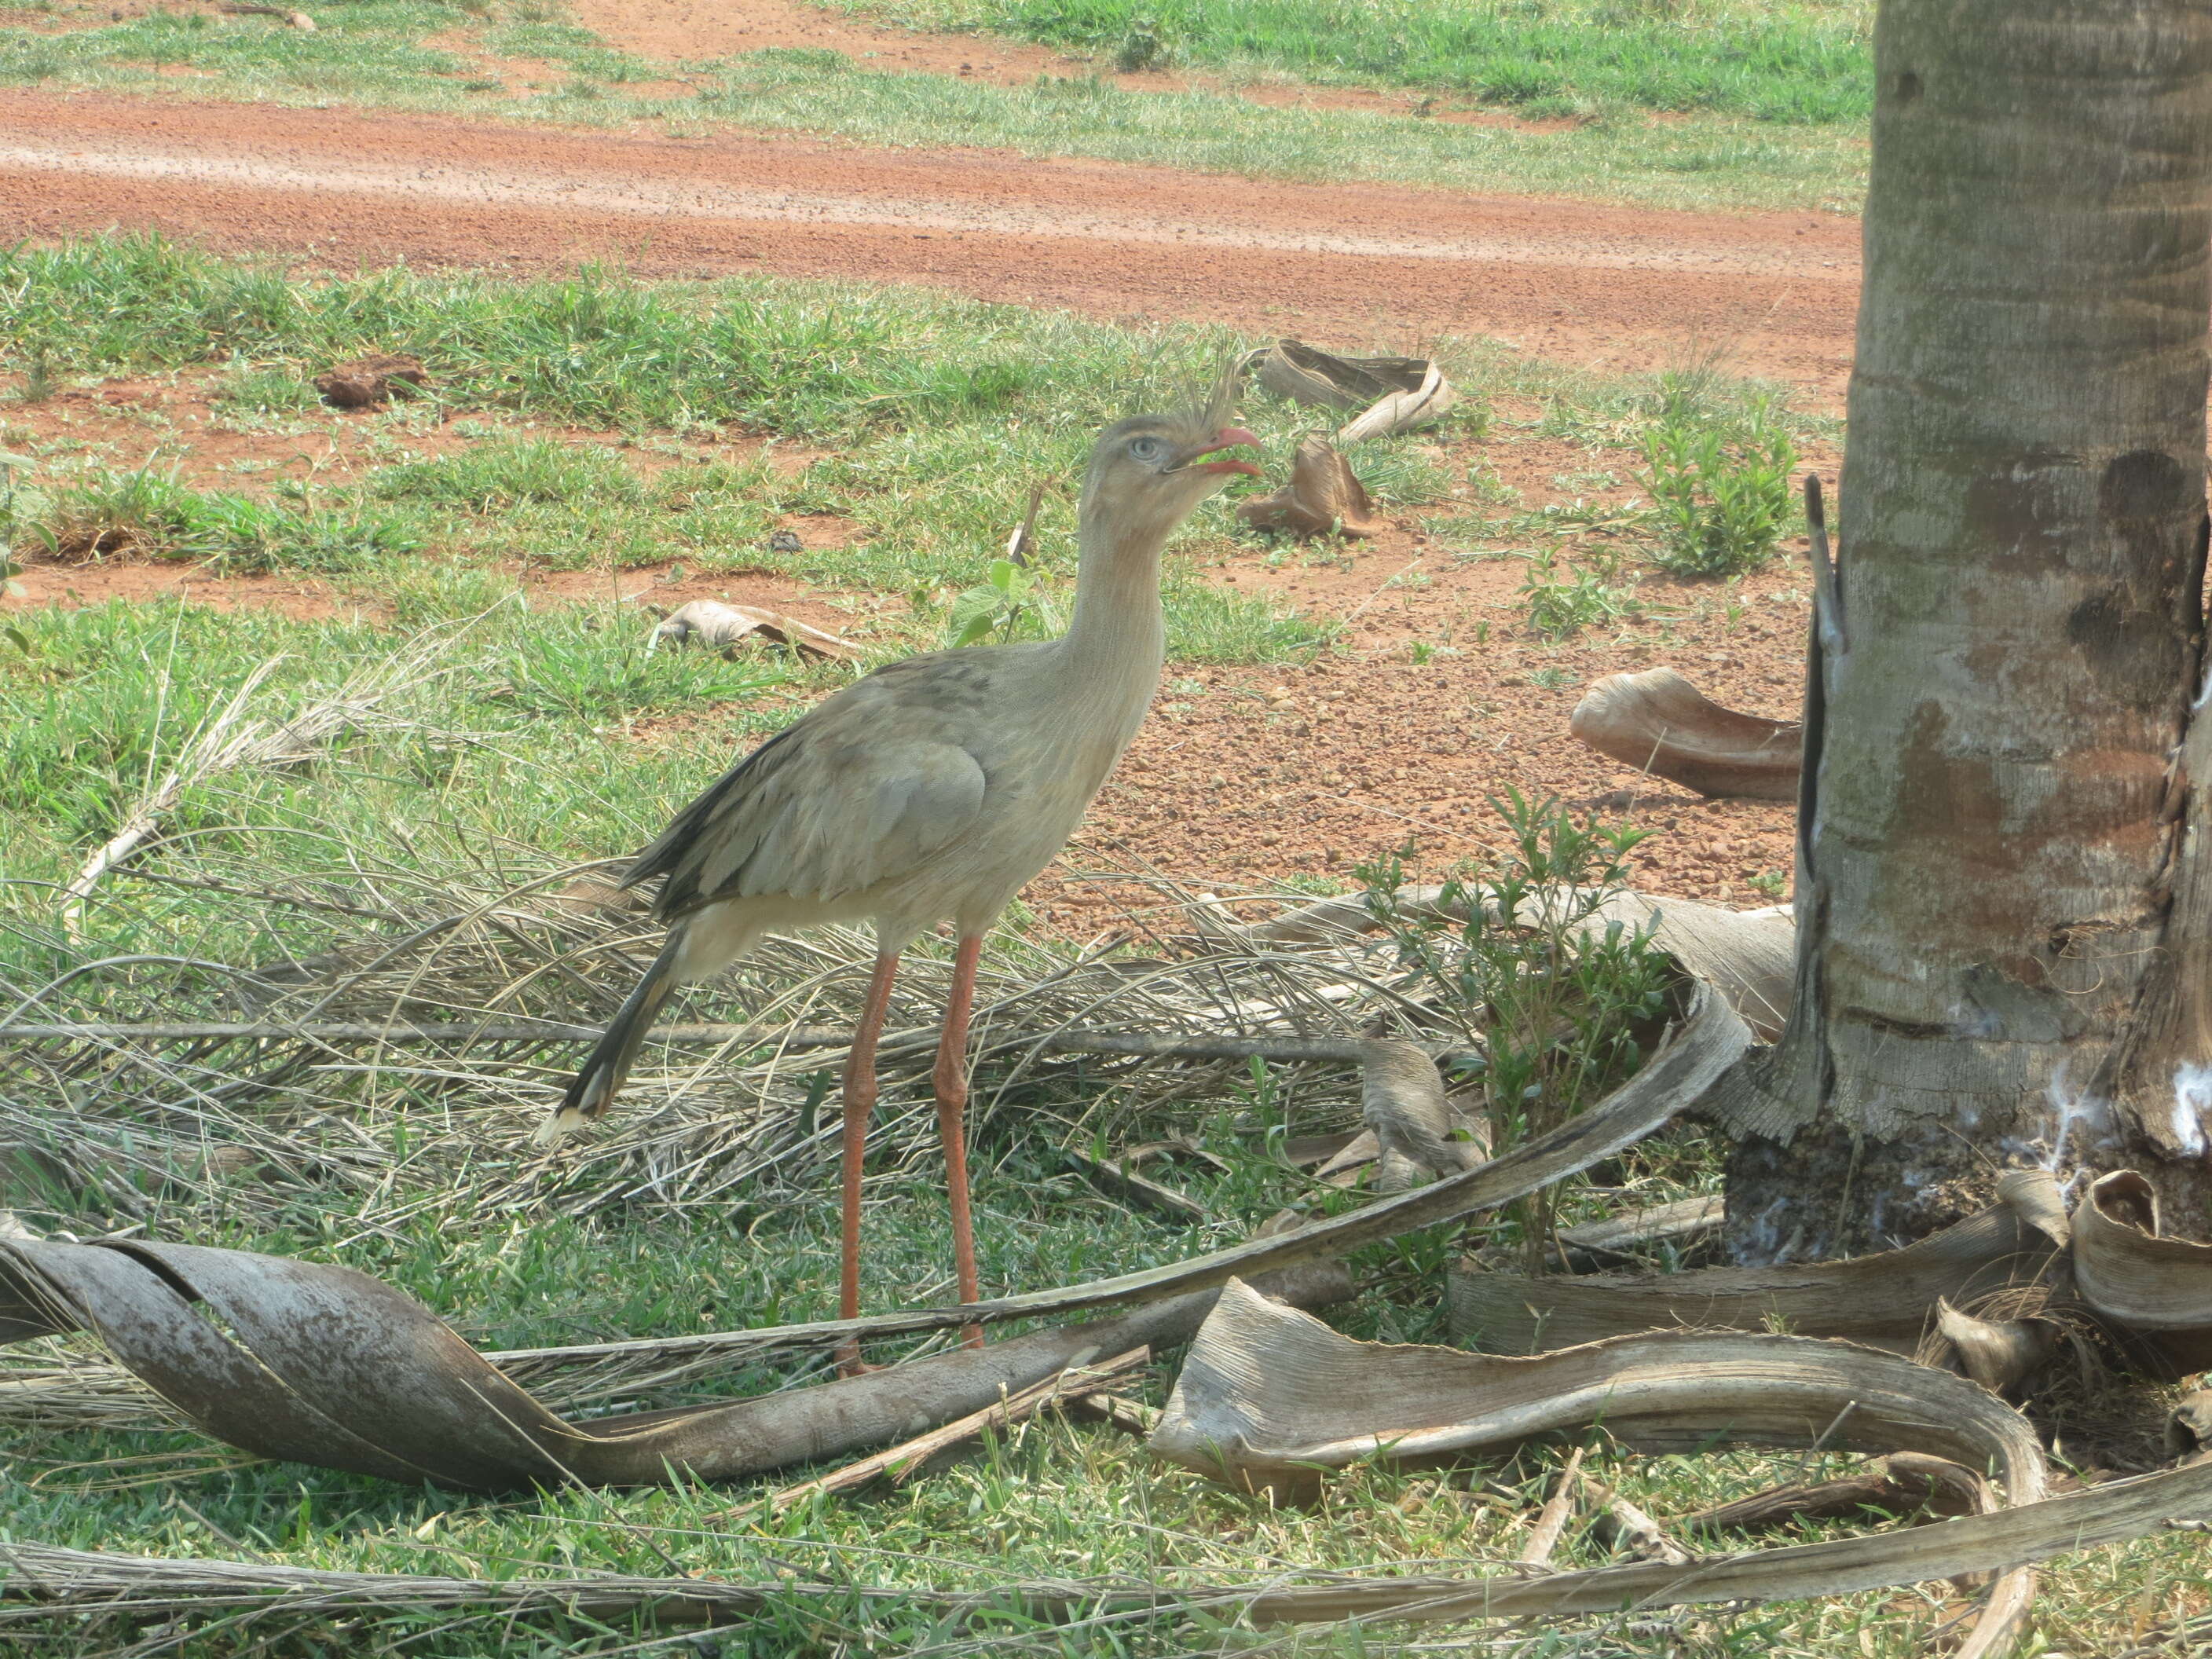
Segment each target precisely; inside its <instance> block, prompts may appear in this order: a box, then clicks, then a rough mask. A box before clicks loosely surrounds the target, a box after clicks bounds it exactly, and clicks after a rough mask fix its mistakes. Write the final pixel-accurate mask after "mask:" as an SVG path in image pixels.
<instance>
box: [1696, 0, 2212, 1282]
mask: <svg viewBox="0 0 2212 1659" xmlns="http://www.w3.org/2000/svg"><path fill="white" fill-rule="evenodd" d="M1875 62H1876V73H1877V75H1878V76H1879V88H1878V94H1877V98H1876V103H1875V119H1874V164H1873V176H1872V185H1871V191H1870V196H1869V203H1868V208H1867V215H1866V222H1865V246H1866V257H1865V271H1866V277H1865V292H1864V295H1863V299H1862V301H1861V308H1860V313H1859V325H1858V344H1857V362H1856V366H1855V368H1854V370H1853V373H1852V376H1851V385H1850V440H1849V448H1848V451H1847V454H1846V459H1845V462H1844V473H1843V480H1842V502H1841V514H1840V528H1841V545H1840V550H1839V554H1838V567H1839V569H1838V575H1839V583H1838V599H1837V603H1836V605H1835V609H1836V611H1838V613H1839V614H1838V615H1837V616H1834V617H1828V618H1826V619H1825V620H1826V621H1827V622H1828V623H1830V624H1832V626H1831V628H1830V629H1829V631H1828V638H1827V643H1826V646H1825V647H1823V646H1821V645H1820V644H1819V643H1818V642H1817V641H1816V645H1815V650H1814V661H1813V664H1812V667H1811V680H1812V684H1811V686H1810V688H1809V690H1808V715H1809V716H1810V717H1811V719H1812V726H1811V728H1810V729H1809V730H1808V744H1807V786H1806V788H1807V799H1806V800H1805V802H1804V810H1803V812H1802V822H1801V829H1800V842H1799V867H1798V872H1797V893H1798V897H1797V906H1798V921H1799V928H1800V945H1799V950H1800V955H1799V962H1798V987H1799V997H1798V1000H1797V1003H1796V1008H1795V1010H1794V1011H1793V1013H1792V1016H1791V1018H1790V1025H1789V1029H1788V1030H1787V1031H1786V1032H1785V1033H1784V1036H1783V1039H1782V1041H1781V1042H1779V1043H1778V1045H1777V1047H1776V1048H1774V1049H1773V1050H1772V1051H1771V1053H1769V1054H1766V1055H1765V1056H1763V1057H1761V1058H1760V1059H1759V1060H1757V1061H1755V1062H1753V1063H1752V1064H1750V1065H1748V1066H1747V1067H1745V1068H1744V1069H1743V1070H1742V1071H1741V1073H1739V1074H1738V1076H1737V1077H1736V1078H1735V1079H1733V1080H1732V1084H1731V1086H1730V1088H1729V1090H1728V1091H1726V1098H1725V1099H1724V1100H1723V1101H1722V1102H1720V1103H1718V1104H1719V1105H1720V1107H1721V1109H1722V1113H1723V1116H1724V1117H1725V1118H1726V1119H1727V1120H1728V1121H1729V1123H1730V1124H1731V1126H1732V1127H1734V1128H1735V1129H1736V1131H1737V1132H1738V1134H1739V1137H1740V1139H1739V1147H1738V1151H1737V1153H1736V1155H1735V1160H1734V1163H1733V1165H1732V1168H1731V1170H1730V1187H1729V1227H1730V1237H1731V1241H1732V1243H1733V1244H1734V1246H1735V1250H1736V1252H1737V1254H1738V1255H1740V1256H1741V1257H1743V1258H1744V1259H1747V1260H1749V1259H1767V1260H1771V1259H1774V1258H1775V1257H1776V1256H1777V1255H1783V1254H1796V1255H1832V1254H1838V1253H1841V1252H1844V1251H1849V1250H1856V1249H1864V1248H1866V1247H1868V1246H1869V1245H1870V1244H1874V1243H1878V1242H1883V1241H1887V1240H1892V1239H1909V1238H1911V1237H1917V1236H1919V1235H1921V1234H1923V1233H1924V1232H1927V1231H1929V1230H1931V1229H1932V1228H1934V1227H1936V1226H1939V1225H1943V1224H1945V1223H1947V1222H1948V1221H1949V1220H1951V1219H1953V1218H1956V1217H1957V1216H1958V1215H1960V1213H1962V1212H1965V1211H1966V1210H1969V1209H1971V1208H1972V1207H1974V1206H1976V1205H1978V1202H1979V1201H1980V1200H1981V1199H1982V1197H1983V1196H1984V1194H1986V1193H1987V1192H1988V1190H1989V1188H1990V1179H1991V1177H1992V1176H1994V1174H1995V1173H1996V1170H1999V1169H2001V1168H2004V1167H2009V1166H2012V1165H2015V1164H2025V1163H2037V1162H2049V1163H2054V1164H2057V1166H2059V1167H2061V1168H2062V1169H2067V1168H2072V1167H2075V1166H2076V1165H2080V1164H2087V1165H2090V1166H2093V1167H2096V1168H2108V1167H2111V1166H2112V1165H2114V1164H2121V1163H2128V1164H2136V1165H2137V1166H2139V1167H2142V1168H2144V1169H2145V1170H2146V1172H2147V1173H2151V1174H2153V1176H2154V1179H2156V1180H2157V1181H2158V1182H2159V1183H2160V1186H2161V1187H2162V1188H2164V1189H2165V1191H2166V1194H2167V1195H2168V1198H2169V1200H2178V1201H2177V1202H2172V1203H2171V1204H2170V1207H2171V1208H2172V1209H2173V1210H2174V1211H2175V1213H2174V1214H2173V1215H2172V1216H2171V1217H2170V1218H2169V1225H2173V1226H2176V1227H2177V1228H2179V1229H2181V1230H2185V1231H2197V1232H2198V1233H2200V1234H2201V1233H2203V1231H2206V1227H2207V1223H2208V1219H2212V1217H2208V1211H2207V1207H2206V1200H2207V1198H2208V1197H2212V1178H2208V1164H2207V1160H2206V1158H2205V1157H2204V1152H2205V1149H2206V1146H2207V1135H2208V1127H2207V1122H2206V1121H2200V1116H2199V1108H2200V1106H2202V1107H2203V1109H2205V1111H2206V1113H2207V1114H2208V1116H2212V872H2208V871H2207V869H2206V860H2207V858H2208V856H2212V818H2208V803H2207V800H2206V794H2205V789H2206V786H2207V785H2212V718H2207V719H2206V720H2203V721H2200V720H2198V719H2197V715H2198V714H2199V712H2200V711H2199V708H2198V703H2199V702H2200V686H2201V683H2202V678H2203V660H2202V659H2203V603H2202V595H2203V579H2204V562H2205V533H2206V532H2205V524H2206V520H2205V394H2206V368H2207V356H2206V331H2207V327H2208V323H2212V260H2209V259H2208V255H2212V8H2208V7H2207V6H2206V5H2204V4H2201V3H2182V0H2147V3H2142V4H2125V3H2117V0H2101V3H2100V0H1886V3H1884V4H1883V6H1882V8H1881V16H1880V20H1879V21H1878V23H1877V25H1876V29H1875ZM2200 1079H2201V1080H2200Z"/></svg>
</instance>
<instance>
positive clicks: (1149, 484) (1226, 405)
mask: <svg viewBox="0 0 2212 1659" xmlns="http://www.w3.org/2000/svg"><path fill="white" fill-rule="evenodd" d="M1235 391H1236V382H1235V380H1234V379H1233V378H1232V377H1230V376H1226V375H1225V376H1224V377H1223V379H1222V380H1221V382H1220V384H1219V385H1218V386H1216V387H1215V389H1214V392H1213V395H1212V398H1209V399H1208V400H1207V401H1206V403H1205V404H1202V405H1200V406H1199V407H1197V408H1194V409H1187V410H1182V411H1181V412H1179V413H1177V414H1173V415H1132V416H1130V417H1129V418H1128V419H1127V420H1126V421H1116V422H1115V423H1114V424H1113V425H1112V426H1109V427H1108V428H1106V430H1105V431H1104V432H1103V433H1101V434H1100V435H1099V438H1098V441H1097V444H1096V445H1095V446H1093V447H1092V448H1091V470H1090V471H1089V473H1088V474H1087V475H1086V476H1085V478H1084V482H1083V518H1084V521H1085V525H1086V526H1090V525H1091V524H1093V523H1094V522H1099V521H1103V522H1100V527H1102V528H1106V529H1109V531H1110V532H1111V534H1112V535H1113V538H1114V539H1115V541H1117V542H1123V543H1125V544H1126V543H1134V544H1140V545H1141V544H1146V543H1152V544H1158V543H1159V542H1164V541H1165V540H1166V539H1167V537H1168V534H1169V532H1171V531H1173V530H1174V528H1175V527H1176V526H1177V525H1178V524H1181V523H1182V521H1183V520H1184V519H1186V518H1187V517H1188V516H1189V514H1190V512H1191V510H1192V509H1193V508H1194V507H1196V506H1197V505H1198V504H1199V503H1200V501H1204V500H1205V499H1206V497H1207V496H1208V495H1212V494H1213V492H1214V491H1216V490H1217V489H1220V488H1221V487H1222V486H1223V485H1224V484H1225V483H1228V482H1229V481H1230V479H1231V478H1233V477H1236V476H1237V474H1238V473H1240V472H1241V473H1244V474H1246V475H1247V476H1249V477H1255V478H1256V477H1259V476H1260V469H1259V467H1258V466H1257V465H1255V464H1254V463H1252V462H1250V461H1248V460H1246V459H1243V457H1241V456H1228V457H1225V456H1223V454H1222V453H1221V452H1222V451H1223V450H1225V449H1241V448H1246V447H1249V448H1254V449H1256V448H1258V447H1260V441H1259V440H1258V439H1257V438H1255V437H1254V436H1253V435H1251V434H1250V433H1249V432H1247V431H1246V430H1245V429H1244V428H1243V427H1241V426H1231V425H1230V424H1229V419H1230V403H1231V398H1232V397H1233V396H1234V394H1235Z"/></svg>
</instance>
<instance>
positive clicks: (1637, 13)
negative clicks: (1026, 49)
mask: <svg viewBox="0 0 2212 1659" xmlns="http://www.w3.org/2000/svg"><path fill="white" fill-rule="evenodd" d="M848 3H850V4H851V5H852V9H855V10H859V11H861V12H863V13H865V14H866V15H873V16H883V17H888V18H892V19H895V20H896V21H900V22H902V23H908V24H913V25H917V26H920V27H933V28H956V29H983V30H993V31H996V32H998V33H1003V34H1011V35H1014V36H1017V37H1018V38H1020V39H1023V40H1037V41H1042V42H1043V43H1044V44H1046V45H1048V46H1059V47H1062V48H1069V49H1073V50H1077V51H1081V52H1092V53H1096V54H1097V56H1098V58H1100V59H1101V61H1102V62H1105V63H1110V64H1115V66H1117V67H1121V68H1124V69H1141V68H1151V67H1163V68H1164V67H1169V66H1176V67H1181V66H1183V65H1186V64H1188V65H1197V66H1202V67H1205V68H1208V69H1229V70H1243V71H1248V72H1249V71H1251V70H1262V71H1268V70H1272V71H1274V72H1277V73H1280V74H1288V75H1292V76H1299V77H1301V78H1303V79H1305V80H1309V81H1318V82H1337V83H1351V84H1355V85H1376V84H1381V85H1385V86H1407V87H1421V88H1434V89H1437V90H1440V91H1449V92H1455V93H1464V94H1469V95H1471V96H1473V97H1475V98H1478V99H1480V100H1483V101H1485V102H1487V103H1494V104H1502V105H1507V106H1516V107H1518V108H1521V109H1523V110H1526V111H1527V112H1529V113H1531V114H1537V115H1578V114H1584V113H1587V112H1589V111H1591V110H1592V109H1603V108H1607V107H1613V106H1633V107H1636V108H1640V109H1649V110H1663V111H1668V112H1714V113H1720V114H1728V115H1741V116H1747V117H1749V118H1753V119H1754V120H1760V121H1772V122H1781V123H1787V124H1791V125H1828V124H1832V123H1837V122H1844V121H1863V120H1864V119H1865V118H1866V116H1867V114H1868V112H1869V110H1870V109H1871V108H1872V106H1873V92H1874V61H1873V52H1872V50H1871V43H1870V32H1871V29H1872V27H1873V21H1874V9H1873V7H1872V6H1871V5H1869V4H1866V3H1863V0H1840V3H1838V0H1814V3H1809V4H1808V3H1802V0H1799V3H1784V4H1765V3H1759V0H1686V3H1679V4H1676V3H1666V0H1644V3H1638V0H1460V3H1448V0H1356V3H1355V0H848Z"/></svg>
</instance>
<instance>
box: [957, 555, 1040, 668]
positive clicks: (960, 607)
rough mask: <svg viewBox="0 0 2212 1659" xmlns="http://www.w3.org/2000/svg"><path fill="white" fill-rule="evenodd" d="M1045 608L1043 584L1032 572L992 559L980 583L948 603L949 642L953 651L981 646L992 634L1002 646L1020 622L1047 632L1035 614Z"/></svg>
mask: <svg viewBox="0 0 2212 1659" xmlns="http://www.w3.org/2000/svg"><path fill="white" fill-rule="evenodd" d="M1046 605H1047V600H1046V591H1045V586H1044V583H1043V581H1042V579H1041V578H1040V577H1039V575H1038V574H1037V573H1036V571H1034V570H1031V569H1030V568H1029V567H1028V566H1026V565H1019V564H1016V563H1015V562H1013V561H1012V559H994V560H992V561H991V568H990V571H989V573H988V574H987V575H986V576H985V577H984V579H983V580H982V581H981V582H980V583H978V584H977V585H976V586H974V587H971V588H969V589H968V590H967V591H966V592H963V593H962V594H961V595H960V596H959V597H958V598H957V599H954V600H953V601H952V618H951V630H950V631H951V641H950V642H951V644H952V645H953V646H954V647H960V646H964V645H981V644H982V643H983V642H984V641H986V640H988V639H989V638H990V637H991V635H994V634H996V635H998V636H999V642H1000V643H1001V644H1003V643H1004V642H1006V641H1009V640H1012V638H1014V637H1015V630H1016V629H1019V628H1020V627H1021V625H1022V623H1023V621H1024V618H1027V619H1030V620H1032V621H1034V622H1038V623H1044V625H1045V627H1046V628H1047V629H1048V628H1049V626H1050V624H1049V623H1045V619H1044V618H1043V617H1042V616H1041V615H1040V614H1039V613H1041V612H1042V611H1044V610H1045V608H1046ZM1030 631H1036V630H1030Z"/></svg>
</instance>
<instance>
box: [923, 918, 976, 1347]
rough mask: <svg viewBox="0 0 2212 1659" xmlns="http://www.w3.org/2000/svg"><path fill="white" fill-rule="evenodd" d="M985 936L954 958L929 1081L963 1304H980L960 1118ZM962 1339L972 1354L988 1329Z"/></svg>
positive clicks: (965, 941)
mask: <svg viewBox="0 0 2212 1659" xmlns="http://www.w3.org/2000/svg"><path fill="white" fill-rule="evenodd" d="M982 951H983V938H982V935H981V934H980V933H965V934H963V935H962V936H961V939H960V948H959V950H958V951H957V952H955V954H954V956H953V958H952V994H951V996H950V997H948V998H946V999H945V1030H944V1032H943V1033H942V1035H940V1036H939V1038H938V1040H937V1069H936V1071H935V1072H934V1073H932V1075H931V1079H930V1081H931V1083H932V1084H933V1086H934V1088H935V1090H936V1094H937V1133H938V1135H939V1138H940V1139H943V1141H944V1142H945V1184H946V1185H947V1186H948V1187H950V1188H951V1190H952V1266H953V1270H954V1271H955V1272H956V1273H958V1274H959V1276H960V1299H961V1301H963V1303H964V1302H975V1301H980V1300H981V1286H980V1285H979V1283H978V1281H977V1279H976V1277H975V1226H974V1224H973V1222H972V1221H971V1220H970V1219H969V1210H968V1132H967V1129H966V1127H964V1126H963V1123H962V1121H961V1115H962V1114H963V1112H964V1111H965V1110H966V1109H967V1106H968V1011H969V1008H970V1007H971V1006H974V1003H975V961H976V958H977V957H979V956H981V954H982ZM960 1334H961V1335H962V1336H963V1338H964V1339H965V1340H966V1341H967V1344H968V1346H969V1347H971V1348H980V1347H981V1346H983V1328H982V1327H981V1325H964V1326H963V1327H962V1328H961V1332H960Z"/></svg>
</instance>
